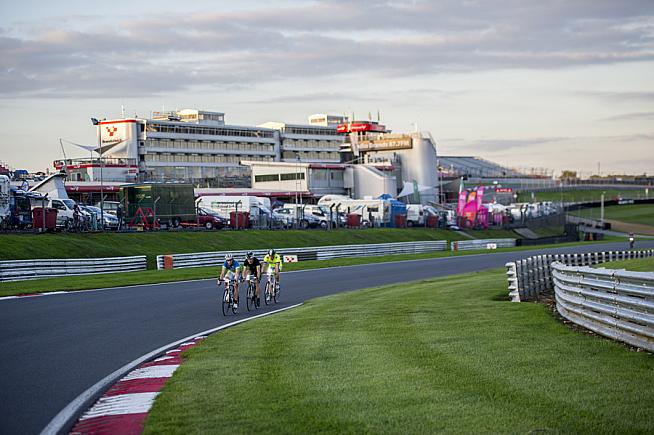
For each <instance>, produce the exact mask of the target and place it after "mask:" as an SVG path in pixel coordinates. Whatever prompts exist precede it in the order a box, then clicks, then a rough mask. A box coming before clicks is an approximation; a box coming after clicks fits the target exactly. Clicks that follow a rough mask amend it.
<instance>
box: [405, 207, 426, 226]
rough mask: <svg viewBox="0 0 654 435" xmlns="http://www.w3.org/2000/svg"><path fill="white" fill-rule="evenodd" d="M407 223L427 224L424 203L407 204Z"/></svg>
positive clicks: (409, 224) (415, 224)
mask: <svg viewBox="0 0 654 435" xmlns="http://www.w3.org/2000/svg"><path fill="white" fill-rule="evenodd" d="M406 224H407V225H408V226H410V227H417V226H423V225H425V211H424V207H423V206H422V204H407V205H406Z"/></svg>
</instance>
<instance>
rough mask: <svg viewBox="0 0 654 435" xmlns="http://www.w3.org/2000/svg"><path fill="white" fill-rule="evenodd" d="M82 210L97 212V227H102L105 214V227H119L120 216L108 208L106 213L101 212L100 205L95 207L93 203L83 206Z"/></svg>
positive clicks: (114, 228)
mask: <svg viewBox="0 0 654 435" xmlns="http://www.w3.org/2000/svg"><path fill="white" fill-rule="evenodd" d="M82 210H87V211H88V212H90V213H94V214H95V219H96V221H97V228H102V217H103V216H104V227H105V228H108V229H111V230H116V229H118V218H117V217H116V216H114V215H113V214H110V213H108V212H107V210H105V211H104V213H101V210H100V207H94V206H92V205H87V206H83V207H82Z"/></svg>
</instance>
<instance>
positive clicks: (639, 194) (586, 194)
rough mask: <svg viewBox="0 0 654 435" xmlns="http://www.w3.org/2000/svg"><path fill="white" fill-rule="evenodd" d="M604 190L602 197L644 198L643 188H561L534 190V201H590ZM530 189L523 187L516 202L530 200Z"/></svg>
mask: <svg viewBox="0 0 654 435" xmlns="http://www.w3.org/2000/svg"><path fill="white" fill-rule="evenodd" d="M602 192H604V199H605V200H610V199H616V198H618V197H621V198H625V199H639V198H645V197H646V196H645V189H642V190H632V189H629V190H627V189H622V190H621V189H608V190H581V189H579V190H563V191H556V192H534V201H554V202H559V201H563V202H587V201H588V202H590V201H599V200H600V199H601V197H602ZM531 200H532V199H531V191H530V190H528V189H525V190H523V191H521V192H518V202H531Z"/></svg>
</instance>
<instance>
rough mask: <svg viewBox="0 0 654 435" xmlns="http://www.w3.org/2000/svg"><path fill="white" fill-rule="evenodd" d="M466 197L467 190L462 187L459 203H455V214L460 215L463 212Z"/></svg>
mask: <svg viewBox="0 0 654 435" xmlns="http://www.w3.org/2000/svg"><path fill="white" fill-rule="evenodd" d="M467 199H468V191H467V190H465V189H464V190H462V191H461V193H459V203H458V204H457V205H456V214H457V216H461V215H462V214H463V207H465V206H466V202H467Z"/></svg>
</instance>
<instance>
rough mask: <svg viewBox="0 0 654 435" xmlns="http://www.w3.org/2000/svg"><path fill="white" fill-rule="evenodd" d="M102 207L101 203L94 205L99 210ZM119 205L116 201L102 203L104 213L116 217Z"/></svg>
mask: <svg viewBox="0 0 654 435" xmlns="http://www.w3.org/2000/svg"><path fill="white" fill-rule="evenodd" d="M102 205H103V204H102V203H101V202H98V203H96V204H95V206H96V207H97V208H100V207H101V206H102ZM119 205H120V202H118V201H104V212H105V213H109V214H112V215H114V216H116V211H117V210H118V206H119Z"/></svg>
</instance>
